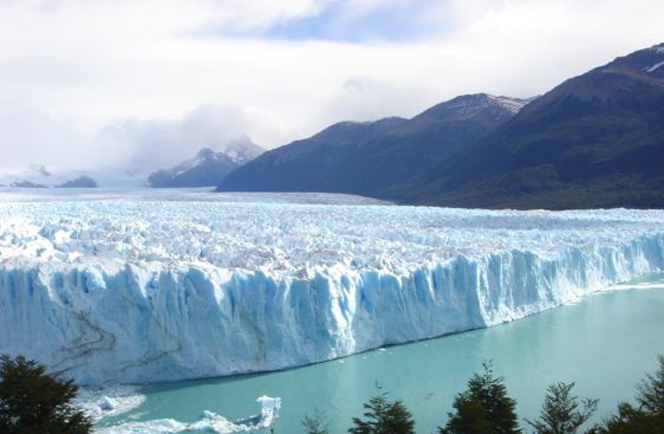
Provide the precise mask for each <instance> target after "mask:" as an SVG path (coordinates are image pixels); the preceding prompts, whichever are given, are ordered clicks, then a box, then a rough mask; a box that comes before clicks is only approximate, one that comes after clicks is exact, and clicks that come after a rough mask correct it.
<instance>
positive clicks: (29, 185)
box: [9, 180, 46, 188]
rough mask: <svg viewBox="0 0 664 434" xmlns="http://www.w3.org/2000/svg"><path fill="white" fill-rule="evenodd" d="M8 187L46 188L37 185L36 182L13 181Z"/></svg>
mask: <svg viewBox="0 0 664 434" xmlns="http://www.w3.org/2000/svg"><path fill="white" fill-rule="evenodd" d="M9 186H10V187H11V188H46V186H45V185H43V184H37V183H36V182H32V181H26V180H21V181H14V182H12V183H11V184H9Z"/></svg>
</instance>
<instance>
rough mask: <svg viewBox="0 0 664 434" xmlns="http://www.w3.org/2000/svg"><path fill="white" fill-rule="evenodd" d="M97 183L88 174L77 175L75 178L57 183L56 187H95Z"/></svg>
mask: <svg viewBox="0 0 664 434" xmlns="http://www.w3.org/2000/svg"><path fill="white" fill-rule="evenodd" d="M97 187H99V185H98V184H97V181H95V180H94V179H93V178H91V177H89V176H79V177H78V178H76V179H72V180H70V181H66V182H64V183H62V184H60V185H57V186H56V188H97Z"/></svg>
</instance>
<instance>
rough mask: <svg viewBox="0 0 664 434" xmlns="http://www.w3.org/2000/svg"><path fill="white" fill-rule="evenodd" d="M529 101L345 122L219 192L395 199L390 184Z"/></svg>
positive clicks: (478, 99)
mask: <svg viewBox="0 0 664 434" xmlns="http://www.w3.org/2000/svg"><path fill="white" fill-rule="evenodd" d="M526 102H527V101H525V100H519V99H513V98H506V97H495V96H491V95H486V94H477V95H465V96H460V97H457V98H454V99H453V100H450V101H447V102H444V103H442V104H438V105H436V106H434V107H431V108H430V109H428V110H426V111H425V112H423V113H421V114H420V115H418V116H415V117H414V118H412V119H403V118H397V117H392V118H385V119H381V120H378V121H375V122H341V123H338V124H335V125H332V126H330V127H328V128H326V129H325V130H323V131H321V132H319V133H318V134H316V135H314V136H312V137H310V138H307V139H304V140H298V141H295V142H292V143H290V144H288V145H286V146H282V147H280V148H277V149H274V150H272V151H268V152H266V153H265V154H263V155H261V156H260V157H258V158H257V159H255V160H254V161H252V162H251V163H249V164H247V165H245V166H243V167H241V168H239V169H237V170H235V171H234V172H233V173H231V174H230V175H229V176H228V177H226V179H224V181H223V182H222V183H221V184H220V185H219V187H218V191H323V192H340V193H354V194H362V195H368V196H375V197H381V198H390V189H391V188H392V187H393V186H395V185H399V184H400V183H403V182H405V181H406V180H408V179H410V178H411V177H413V176H415V175H417V174H418V173H421V172H422V171H423V170H427V169H428V168H430V167H433V166H435V165H436V164H437V161H438V160H440V159H444V158H446V157H447V156H449V155H451V154H454V153H456V152H458V151H459V150H460V149H463V148H464V147H466V146H469V145H470V144H472V143H474V142H476V141H477V140H479V139H480V138H482V137H483V136H485V135H486V134H488V133H489V132H490V131H493V130H494V129H495V128H497V127H498V126H499V125H501V124H502V123H504V122H506V121H508V120H509V119H510V118H511V117H512V116H514V114H515V113H516V112H518V111H519V109H520V108H521V107H523V106H524V105H525V104H526Z"/></svg>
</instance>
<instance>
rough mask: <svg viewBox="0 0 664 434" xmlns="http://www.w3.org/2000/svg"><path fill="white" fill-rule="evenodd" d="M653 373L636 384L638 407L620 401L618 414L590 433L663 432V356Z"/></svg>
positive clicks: (648, 433) (647, 433)
mask: <svg viewBox="0 0 664 434" xmlns="http://www.w3.org/2000/svg"><path fill="white" fill-rule="evenodd" d="M658 360H659V368H658V369H657V371H656V372H655V374H647V375H646V378H645V379H644V380H642V381H641V382H640V383H639V384H638V385H637V390H638V394H637V396H636V402H638V403H639V407H638V408H636V407H634V406H632V405H631V404H627V403H622V404H620V405H619V406H618V414H617V415H615V416H613V417H612V418H610V419H609V420H608V421H606V422H605V424H604V426H603V427H597V428H596V429H595V431H594V432H593V433H592V434H653V433H664V356H659V358H658Z"/></svg>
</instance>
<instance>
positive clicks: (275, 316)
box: [0, 193, 664, 384]
mask: <svg viewBox="0 0 664 434" xmlns="http://www.w3.org/2000/svg"><path fill="white" fill-rule="evenodd" d="M208 196H209V197H208ZM208 196H206V195H205V194H202V193H199V194H197V195H196V196H195V199H196V200H191V199H189V200H178V199H177V198H168V199H166V198H163V197H155V198H150V197H149V196H140V197H138V196H133V197H128V198H124V199H123V198H118V197H117V196H113V197H111V198H108V199H103V197H97V196H95V198H94V199H80V198H79V199H77V200H69V199H67V197H66V196H58V197H57V198H54V199H53V200H48V201H44V200H39V201H29V200H24V199H21V201H11V200H5V201H4V202H3V203H1V204H0V353H10V354H19V353H20V354H23V355H25V356H27V357H29V358H34V359H37V360H39V361H41V362H42V363H45V364H46V365H47V366H48V367H49V369H51V370H52V371H53V372H62V373H64V374H65V375H67V376H70V377H73V378H76V379H77V380H78V381H79V382H82V383H91V384H95V383H102V382H105V381H116V382H143V381H160V380H177V379H186V378H198V377H212V376H221V375H230V374H240V373H248V372H256V371H265V370H274V369H280V368H286V367H292V366H298V365H304V364H308V363H313V362H320V361H324V360H330V359H334V358H337V357H342V356H346V355H350V354H354V353H357V352H361V351H365V350H368V349H372V348H377V347H381V346H384V345H389V344H398V343H403V342H408V341H414V340H419V339H425V338H431V337H435V336H440V335H444V334H447V333H452V332H458V331H462V330H468V329H473V328H478V327H487V326H491V325H494V324H499V323H501V322H505V321H511V320H515V319H518V318H522V317H524V316H527V315H531V314H534V313H537V312H540V311H543V310H546V309H549V308H552V307H555V306H558V305H561V304H563V303H568V302H571V301H574V300H577V299H579V298H581V297H583V296H585V295H587V294H590V293H592V292H595V291H598V290H601V289H602V288H604V287H606V286H607V285H610V284H615V283H620V282H624V281H627V280H630V279H633V278H635V277H638V276H640V275H643V274H645V273H649V272H653V271H659V270H662V269H664V212H662V211H635V210H623V209H619V210H594V211H568V212H547V211H528V212H520V211H485V210H460V209H441V208H425V207H405V206H380V205H375V206H368V205H330V204H315V203H307V201H306V200H302V199H301V198H299V199H298V200H297V202H298V203H284V202H283V201H272V202H261V203H259V202H252V201H251V197H252V196H248V197H247V198H245V199H244V200H234V201H227V202H224V201H219V200H215V199H214V197H217V196H214V195H208ZM254 197H255V196H254ZM293 197H295V196H293ZM5 199H7V198H6V197H5ZM261 200H262V199H261Z"/></svg>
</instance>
